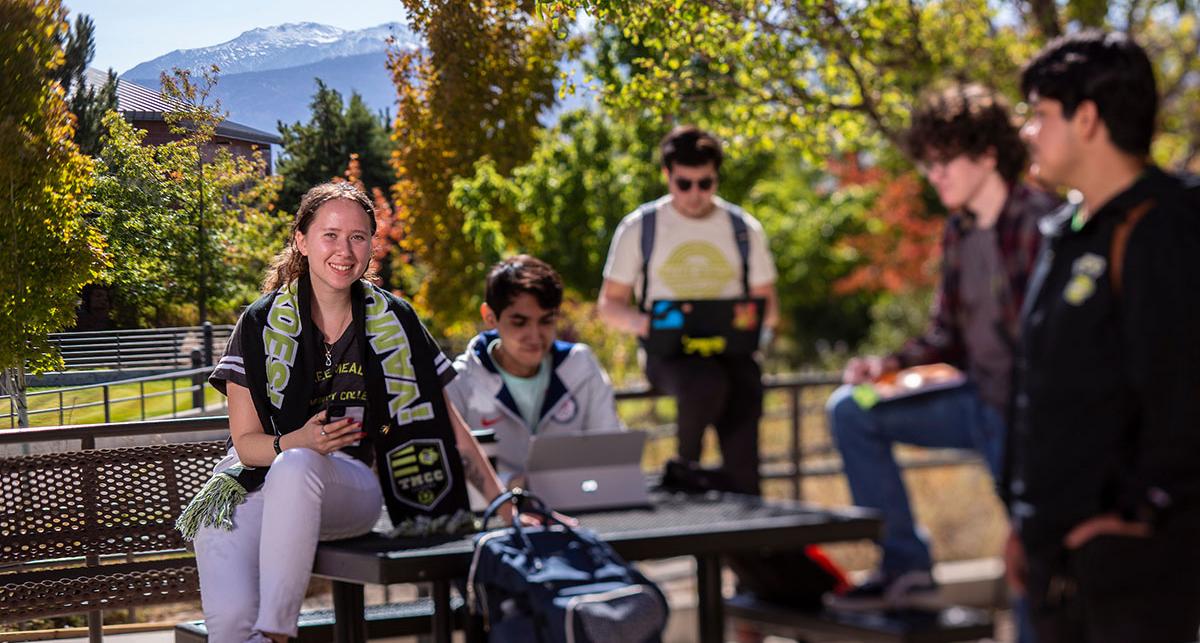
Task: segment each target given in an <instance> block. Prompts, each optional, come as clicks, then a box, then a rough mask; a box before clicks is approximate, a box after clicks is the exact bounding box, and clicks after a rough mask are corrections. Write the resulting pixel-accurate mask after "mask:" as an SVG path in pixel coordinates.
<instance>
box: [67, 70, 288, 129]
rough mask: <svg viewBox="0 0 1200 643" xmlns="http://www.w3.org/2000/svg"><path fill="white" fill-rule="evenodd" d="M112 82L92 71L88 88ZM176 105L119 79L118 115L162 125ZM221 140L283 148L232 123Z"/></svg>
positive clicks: (224, 124) (227, 124)
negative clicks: (161, 122)
mask: <svg viewBox="0 0 1200 643" xmlns="http://www.w3.org/2000/svg"><path fill="white" fill-rule="evenodd" d="M107 81H108V72H104V71H100V70H99V69H95V68H91V67H89V68H88V70H87V84H88V85H90V86H93V87H99V86H101V85H103V84H104V83H105V82H107ZM171 109H172V105H171V103H170V102H169V101H167V100H166V99H164V98H163V97H162V94H160V93H159V92H157V91H155V90H153V89H150V88H148V87H143V86H141V85H138V84H137V83H132V82H129V81H128V80H123V79H120V78H118V79H117V111H119V112H121V113H122V114H124V115H125V117H126V118H128V119H130V120H134V121H161V120H163V112H169V111H171ZM216 133H217V135H218V136H224V137H226V138H233V139H237V140H239V141H248V142H250V143H257V144H259V145H272V144H273V145H279V144H281V143H283V139H281V138H279V136H277V135H275V134H272V133H270V132H264V131H262V130H260V129H255V128H253V127H250V126H249V125H242V124H241V123H236V122H234V121H231V120H229V119H226V120H223V121H221V124H220V125H218V126H217V131H216Z"/></svg>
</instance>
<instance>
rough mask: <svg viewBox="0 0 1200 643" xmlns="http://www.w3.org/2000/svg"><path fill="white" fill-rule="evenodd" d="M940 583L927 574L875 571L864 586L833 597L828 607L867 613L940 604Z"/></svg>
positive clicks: (921, 572)
mask: <svg viewBox="0 0 1200 643" xmlns="http://www.w3.org/2000/svg"><path fill="white" fill-rule="evenodd" d="M937 595H938V587H937V582H936V581H934V580H933V576H932V575H931V574H930V573H929V572H927V571H921V570H915V571H911V572H904V573H902V574H898V575H888V574H883V573H881V572H875V573H874V574H872V575H871V577H870V578H868V579H867V580H866V582H864V583H863V584H861V585H857V586H855V587H852V588H850V589H849V590H848V591H846V592H845V593H844V594H829V595H827V596H826V597H825V605H826V606H828V607H829V608H831V609H837V610H846V611H852V612H863V611H871V610H894V609H907V608H912V607H923V606H928V605H930V604H931V603H934V602H936V600H937Z"/></svg>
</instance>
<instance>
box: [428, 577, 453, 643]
mask: <svg viewBox="0 0 1200 643" xmlns="http://www.w3.org/2000/svg"><path fill="white" fill-rule="evenodd" d="M453 631H454V614H453V613H452V612H451V611H450V581H448V580H445V579H441V580H435V581H433V640H434V641H436V643H450V636H451V633H452V632H453Z"/></svg>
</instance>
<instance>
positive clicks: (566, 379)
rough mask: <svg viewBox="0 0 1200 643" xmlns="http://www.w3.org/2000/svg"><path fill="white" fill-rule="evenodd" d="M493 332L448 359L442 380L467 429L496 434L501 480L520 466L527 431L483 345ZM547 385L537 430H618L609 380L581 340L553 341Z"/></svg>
mask: <svg viewBox="0 0 1200 643" xmlns="http://www.w3.org/2000/svg"><path fill="white" fill-rule="evenodd" d="M497 337H498V334H497V333H496V331H486V332H483V333H480V334H479V335H477V336H476V337H475V338H474V339H472V340H471V343H470V344H469V345H468V346H467V350H466V351H465V352H464V353H463V354H462V355H459V356H458V357H457V358H455V360H454V369H455V370H456V371H458V377H456V378H454V379H453V380H451V382H450V383H449V384H447V385H446V392H447V393H448V394H449V395H450V400H451V401H453V402H454V406H455V407H457V408H458V410H459V412H460V413H462V415H463V419H465V420H466V422H467V426H468V427H470V428H472V429H491V430H493V431H495V434H496V448H495V453H496V465H497V467H496V468H497V469H498V473H499V474H500V478H501V480H503V481H504V482H505V483H506V484H507V483H508V481H509V480H510V479H511V478H512V477H513V476H515V475H518V474H520V473H522V472H523V471H524V470H525V462H526V460H527V458H528V456H529V440H530V437H531V432H530V430H529V427H528V426H527V425H526V424H525V420H524V419H522V418H521V413H520V411H518V410H517V405H516V402H514V401H513V398H512V395H511V394H510V393H509V392H508V387H506V386H505V385H504V380H503V379H502V378H501V377H500V372H499V371H498V370H497V367H496V364H495V363H494V362H493V361H492V358H491V356H490V355H488V351H487V347H488V344H489V343H491V342H492V341H493V340H495V339H496V338H497ZM550 354H551V364H552V366H553V368H554V370H553V372H551V374H550V384H549V387H548V388H547V390H546V401H545V403H544V404H543V405H542V415H541V418H540V419H539V420H538V423H537V428H536V434H537V435H563V434H568V433H584V432H605V431H621V430H624V426H622V424H621V420H620V419H619V418H618V417H617V409H616V403H615V402H614V400H613V389H612V383H611V382H610V381H609V379H608V374H607V373H605V372H604V369H603V368H601V367H600V363H599V362H597V361H596V356H595V355H594V354H593V353H592V350H591V349H590V348H588V346H587V345H586V344H579V343H571V342H564V341H556V342H554V346H553V347H552V348H551V349H550Z"/></svg>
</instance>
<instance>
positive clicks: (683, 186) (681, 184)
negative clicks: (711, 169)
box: [675, 176, 717, 192]
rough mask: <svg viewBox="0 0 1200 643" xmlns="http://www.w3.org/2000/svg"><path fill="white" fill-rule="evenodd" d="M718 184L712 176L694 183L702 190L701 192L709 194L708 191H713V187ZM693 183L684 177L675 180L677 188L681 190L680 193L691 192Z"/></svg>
mask: <svg viewBox="0 0 1200 643" xmlns="http://www.w3.org/2000/svg"><path fill="white" fill-rule="evenodd" d="M716 182H717V180H716V179H715V178H713V177H711V176H706V177H704V178H702V179H700V180H699V181H694V183H695V184H696V187H698V188H700V191H701V192H707V191H709V190H711V189H712V186H713V185H715V184H716ZM692 183H693V181H692V180H691V179H685V178H682V177H676V178H675V187H677V188H679V191H680V192H687V191H689V190H691V189H692Z"/></svg>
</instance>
